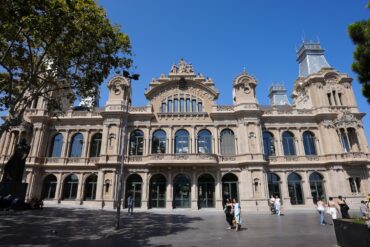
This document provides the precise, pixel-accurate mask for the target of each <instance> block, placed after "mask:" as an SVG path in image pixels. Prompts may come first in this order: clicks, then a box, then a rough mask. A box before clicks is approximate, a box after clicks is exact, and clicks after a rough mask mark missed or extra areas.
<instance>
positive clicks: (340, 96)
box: [338, 93, 343, 105]
mask: <svg viewBox="0 0 370 247" xmlns="http://www.w3.org/2000/svg"><path fill="white" fill-rule="evenodd" d="M338 98H339V104H340V105H343V103H342V94H341V93H338Z"/></svg>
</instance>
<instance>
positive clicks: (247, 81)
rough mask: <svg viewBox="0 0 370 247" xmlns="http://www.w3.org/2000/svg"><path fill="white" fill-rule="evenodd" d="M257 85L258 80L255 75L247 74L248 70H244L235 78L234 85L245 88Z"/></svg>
mask: <svg viewBox="0 0 370 247" xmlns="http://www.w3.org/2000/svg"><path fill="white" fill-rule="evenodd" d="M256 85H257V81H256V79H255V78H254V77H253V76H250V75H249V74H247V72H245V71H244V72H243V73H242V74H240V75H239V76H237V77H236V78H235V79H234V86H242V87H244V88H248V87H250V86H251V87H255V86H256Z"/></svg>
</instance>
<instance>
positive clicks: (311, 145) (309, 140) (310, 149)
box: [303, 131, 317, 155]
mask: <svg viewBox="0 0 370 247" xmlns="http://www.w3.org/2000/svg"><path fill="white" fill-rule="evenodd" d="M303 146H304V153H305V154H306V155H316V154H317V153H316V146H315V135H314V134H313V133H312V132H311V131H305V132H303Z"/></svg>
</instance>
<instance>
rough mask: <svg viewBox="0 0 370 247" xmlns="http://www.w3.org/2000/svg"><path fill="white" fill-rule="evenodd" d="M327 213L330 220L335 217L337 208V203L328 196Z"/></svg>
mask: <svg viewBox="0 0 370 247" xmlns="http://www.w3.org/2000/svg"><path fill="white" fill-rule="evenodd" d="M327 213H328V214H329V215H330V216H331V219H332V220H335V219H337V215H338V209H337V205H336V204H335V202H334V201H333V197H329V201H328V208H327Z"/></svg>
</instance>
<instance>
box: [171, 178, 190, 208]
mask: <svg viewBox="0 0 370 247" xmlns="http://www.w3.org/2000/svg"><path fill="white" fill-rule="evenodd" d="M190 206H191V180H190V178H189V177H188V176H187V175H185V174H178V175H177V176H176V177H175V178H174V180H173V207H174V208H190Z"/></svg>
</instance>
